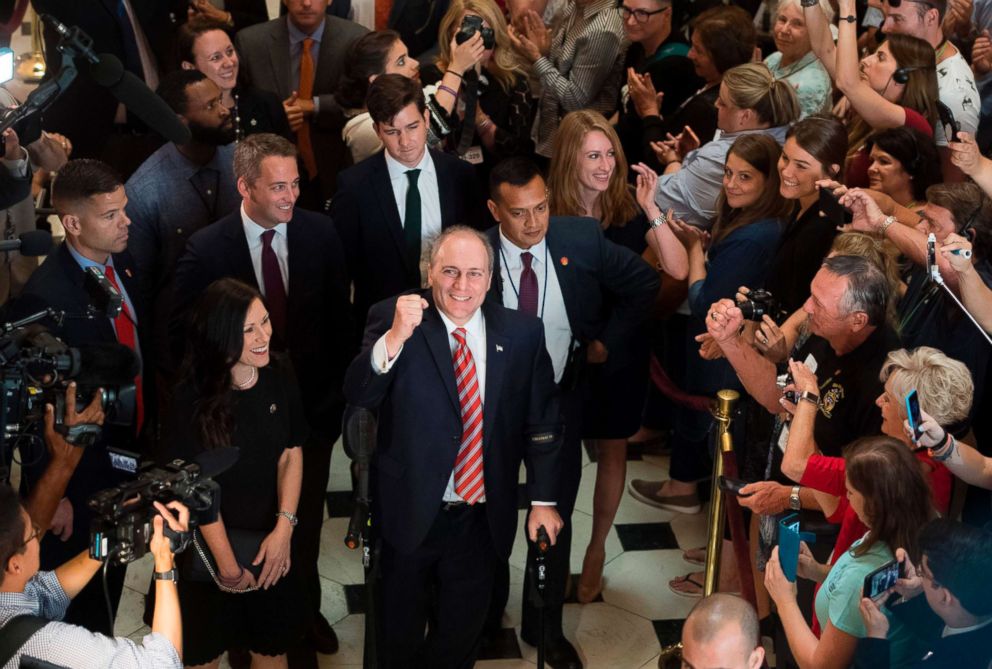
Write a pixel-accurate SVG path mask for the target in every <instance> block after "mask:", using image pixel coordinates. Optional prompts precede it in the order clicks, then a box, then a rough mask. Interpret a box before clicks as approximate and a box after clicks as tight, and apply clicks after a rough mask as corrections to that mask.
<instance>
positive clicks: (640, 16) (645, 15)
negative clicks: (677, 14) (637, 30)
mask: <svg viewBox="0 0 992 669" xmlns="http://www.w3.org/2000/svg"><path fill="white" fill-rule="evenodd" d="M617 9H618V10H620V17H621V18H622V19H623V20H624V21H626V20H627V19H629V18H630V17H631V16H633V17H634V21H636V22H637V23H647V20H648V19H650V18H651V17H652V16H654V15H655V14H661V13H662V12H665V11H668V10H669V9H671V7H663V8H661V9H656V10H654V11H653V12H649V11H648V10H646V9H631V8H630V7H627V6H626V5H624V4H623V2H618V3H617Z"/></svg>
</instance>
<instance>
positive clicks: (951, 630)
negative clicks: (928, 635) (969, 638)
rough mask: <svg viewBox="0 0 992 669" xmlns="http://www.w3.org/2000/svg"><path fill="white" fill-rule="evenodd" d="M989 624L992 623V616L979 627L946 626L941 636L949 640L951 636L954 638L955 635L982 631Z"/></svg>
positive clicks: (979, 624) (978, 625)
mask: <svg viewBox="0 0 992 669" xmlns="http://www.w3.org/2000/svg"><path fill="white" fill-rule="evenodd" d="M989 623H992V616H989V617H988V618H986V619H985V620H983V621H982V622H980V623H978V624H977V625H972V626H971V627H948V626H947V625H944V631H943V633H942V634H941V635H940V636H941V638H947V637H949V636H954V635H955V634H967V633H968V632H974V631H975V630H980V629H982V628H983V627H985V626H986V625H988V624H989Z"/></svg>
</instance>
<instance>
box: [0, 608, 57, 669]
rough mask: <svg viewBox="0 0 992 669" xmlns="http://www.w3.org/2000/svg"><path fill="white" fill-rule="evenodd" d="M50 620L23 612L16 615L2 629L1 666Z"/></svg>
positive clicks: (0, 639)
mask: <svg viewBox="0 0 992 669" xmlns="http://www.w3.org/2000/svg"><path fill="white" fill-rule="evenodd" d="M49 622H50V621H49V620H46V619H44V618H42V617H41V616H33V615H30V614H23V615H19V616H14V617H13V618H11V619H10V620H8V621H7V624H6V625H4V626H3V628H2V629H0V667H2V666H5V665H6V664H7V663H8V662H10V659H11V658H12V657H14V655H15V654H16V653H17V651H19V650H20V649H21V648H22V647H23V646H24V644H26V643H27V642H28V639H30V638H31V637H32V636H34V633H35V632H37V631H38V630H40V629H41V628H42V627H44V626H45V625H47V624H48V623H49Z"/></svg>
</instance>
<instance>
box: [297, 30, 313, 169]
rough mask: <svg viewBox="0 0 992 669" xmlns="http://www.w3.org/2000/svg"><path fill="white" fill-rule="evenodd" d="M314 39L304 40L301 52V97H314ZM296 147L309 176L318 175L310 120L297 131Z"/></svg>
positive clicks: (304, 122) (306, 98) (305, 121)
mask: <svg viewBox="0 0 992 669" xmlns="http://www.w3.org/2000/svg"><path fill="white" fill-rule="evenodd" d="M312 46H313V40H312V39H310V38H309V37H306V38H304V40H303V50H302V51H301V52H300V90H299V91H298V93H299V97H301V98H303V99H304V100H309V99H310V98H312V97H313V54H312V53H311V52H310V47H312ZM296 148H297V149H299V151H300V157H301V158H303V165H304V166H305V167H306V168H307V176H308V177H309V178H310V179H313V178H314V177H316V176H317V160H316V158H314V157H313V146H312V145H311V144H310V122H309V121H307V120H304V121H303V125H301V126H300V129H299V130H297V131H296Z"/></svg>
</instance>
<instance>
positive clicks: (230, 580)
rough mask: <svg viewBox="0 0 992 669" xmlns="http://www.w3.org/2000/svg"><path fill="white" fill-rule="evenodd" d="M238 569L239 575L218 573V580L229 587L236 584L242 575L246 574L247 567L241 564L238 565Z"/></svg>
mask: <svg viewBox="0 0 992 669" xmlns="http://www.w3.org/2000/svg"><path fill="white" fill-rule="evenodd" d="M238 570H239V571H238V575H237V576H234V577H231V578H228V577H227V576H224V575H223V574H218V575H217V580H218V581H220V582H221V583H223V584H224V585H226V586H227V587H232V586H235V585H237V584H238V582H239V581H240V580H241V577H242V576H244V574H245V568H244V567H243V566H241V565H240V564H239V565H238Z"/></svg>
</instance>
